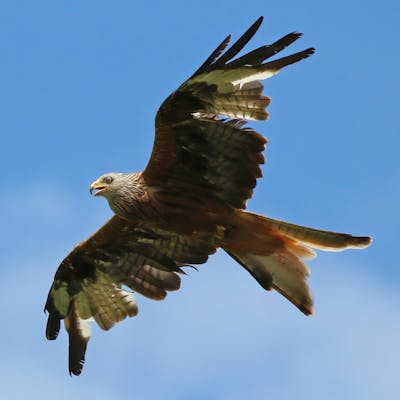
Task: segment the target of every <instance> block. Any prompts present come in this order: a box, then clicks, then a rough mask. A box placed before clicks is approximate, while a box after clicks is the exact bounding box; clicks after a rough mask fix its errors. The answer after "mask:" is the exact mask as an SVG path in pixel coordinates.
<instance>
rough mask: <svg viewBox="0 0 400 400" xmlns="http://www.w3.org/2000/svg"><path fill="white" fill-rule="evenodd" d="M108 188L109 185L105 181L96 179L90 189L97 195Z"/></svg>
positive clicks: (91, 192)
mask: <svg viewBox="0 0 400 400" xmlns="http://www.w3.org/2000/svg"><path fill="white" fill-rule="evenodd" d="M107 188H108V185H106V184H105V183H104V182H99V181H95V182H93V183H92V184H91V185H90V188H89V191H90V194H93V192H95V193H94V195H95V196H97V195H99V194H101V193H102V192H104V191H105V190H107Z"/></svg>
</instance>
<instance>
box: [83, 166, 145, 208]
mask: <svg viewBox="0 0 400 400" xmlns="http://www.w3.org/2000/svg"><path fill="white" fill-rule="evenodd" d="M139 179H140V173H133V174H124V173H121V172H110V173H108V174H104V175H102V176H100V178H99V179H97V180H96V181H94V182H93V183H92V184H91V185H90V193H91V194H94V196H102V197H105V198H106V199H107V200H108V204H109V205H110V208H111V209H112V210H113V211H114V212H115V213H116V214H125V213H126V211H127V210H128V209H129V207H131V206H132V205H133V203H134V202H135V201H136V200H137V199H138V197H140V196H141V195H143V187H142V185H141V184H140V183H139Z"/></svg>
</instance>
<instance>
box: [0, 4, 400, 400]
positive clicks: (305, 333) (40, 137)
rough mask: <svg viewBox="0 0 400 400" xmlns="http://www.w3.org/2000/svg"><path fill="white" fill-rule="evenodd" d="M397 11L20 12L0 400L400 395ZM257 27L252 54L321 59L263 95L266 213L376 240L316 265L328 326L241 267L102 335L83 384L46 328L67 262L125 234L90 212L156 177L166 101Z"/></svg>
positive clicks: (191, 283)
mask: <svg viewBox="0 0 400 400" xmlns="http://www.w3.org/2000/svg"><path fill="white" fill-rule="evenodd" d="M399 10H400V7H399V5H398V4H397V3H396V2H394V1H391V2H390V1H386V2H372V1H352V2H348V1H342V0H338V1H336V2H330V3H328V4H326V2H321V1H307V0H305V1H302V2H299V1H280V2H275V3H272V2H265V1H258V0H254V1H252V2H251V4H250V3H248V4H246V3H245V4H244V3H243V2H239V1H236V0H230V1H219V2H218V1H212V2H211V1H208V0H205V1H202V2H201V3H197V2H196V3H195V2H193V3H190V2H183V1H181V2H179V1H169V2H164V3H161V2H160V3H159V4H150V3H143V4H134V2H132V1H114V2H111V1H99V0H98V1H93V0H92V1H89V0H88V1H68V2H67V1H38V2H30V1H15V2H3V3H2V5H1V6H0V52H1V59H2V61H1V63H0V77H1V78H0V80H1V92H0V93H1V94H0V109H1V115H2V116H1V118H0V131H1V133H2V146H1V157H0V163H1V167H2V171H3V176H2V184H1V197H0V202H1V207H0V210H1V211H0V213H1V220H2V227H3V229H2V230H1V233H0V236H1V243H2V252H1V255H0V260H1V265H2V279H1V281H0V287H1V291H0V301H1V313H2V324H1V329H0V350H1V354H2V357H1V359H0V376H1V384H0V385H1V391H2V395H3V396H4V398H10V399H23V398H30V399H36V398H38V399H39V398H40V399H53V398H55V397H56V398H57V399H59V400H61V399H70V398H72V397H73V396H74V397H75V398H83V397H86V396H91V397H92V398H96V399H111V398H118V399H132V398H134V399H138V400H147V399H156V400H157V399H167V400H168V399H174V400H175V399H178V400H179V399H205V398H216V399H229V400H235V399H243V398H246V399H251V400H258V399H267V398H271V399H279V400H280V399H293V398H294V397H295V398H296V399H298V400H301V399H308V400H312V399H325V400H330V399H337V398H342V399H358V398H360V399H361V398H362V399H365V400H369V399H376V398H397V397H399V396H400V383H399V381H398V359H399V356H400V348H399V347H400V346H399V341H398V338H399V336H400V319H399V313H398V310H399V308H400V294H399V293H400V291H399V280H400V268H399V261H398V255H397V253H396V251H395V249H396V247H397V245H398V244H397V237H398V233H397V230H398V226H397V225H398V223H399V220H400V218H399V217H400V212H399V208H398V206H399V200H400V185H399V182H400V169H399V167H398V163H399V160H398V151H399V150H398V149H399V147H400V139H399V138H400V132H399V124H398V114H399V112H398V105H399V100H398V93H399V89H400V88H399V78H398V71H399V59H400V57H399V46H398V37H399V33H400V32H399V31H400V29H399V25H398V20H399V17H400V15H399V14H400V12H399ZM260 15H264V17H265V21H264V24H263V26H262V27H261V29H260V31H259V32H258V34H257V36H256V37H255V38H254V40H253V42H252V43H251V44H250V46H249V48H250V49H251V48H255V47H257V46H260V45H262V44H265V43H269V42H272V41H273V40H276V39H277V38H279V37H280V36H282V35H284V34H286V33H288V32H291V31H300V32H304V37H303V38H302V39H301V40H300V41H299V42H298V43H296V44H294V45H293V46H292V48H291V49H293V51H298V50H301V49H303V48H306V47H309V46H315V47H316V49H317V52H316V54H315V55H314V56H313V57H312V58H310V59H308V60H305V61H303V62H301V63H300V64H297V65H295V66H292V67H289V68H287V69H286V70H284V71H282V72H281V73H280V74H278V75H277V76H276V77H273V78H272V79H270V80H269V81H267V82H266V90H265V92H266V94H268V95H270V96H271V97H272V104H271V106H270V113H271V120H270V121H268V122H266V123H262V124H252V125H253V126H255V127H256V128H257V129H258V130H259V131H260V132H261V133H263V134H264V135H265V136H266V137H267V138H268V140H269V144H268V148H267V152H266V158H267V163H266V165H265V167H264V178H263V179H262V180H261V181H259V183H258V186H257V189H256V192H255V197H254V199H252V200H251V202H250V203H249V209H250V210H252V211H254V212H258V213H261V214H265V215H269V216H272V217H275V218H279V219H284V220H287V221H291V222H294V223H299V224H305V225H310V226H314V227H319V228H322V229H331V230H337V231H344V232H349V233H353V234H361V235H365V234H369V235H372V236H373V237H374V243H373V245H372V246H371V247H370V248H369V249H367V250H364V251H348V252H344V253H320V254H319V256H318V258H317V259H316V260H314V261H312V262H310V263H309V265H310V267H311V269H312V276H311V277H310V280H309V281H310V285H311V287H312V290H313V293H314V297H315V306H316V314H315V315H314V316H313V317H311V318H306V317H304V316H303V315H302V314H301V313H299V312H298V311H297V310H296V309H295V308H294V307H293V306H292V305H291V304H290V303H288V302H287V301H286V300H285V299H283V298H282V297H280V296H279V295H278V294H277V293H270V292H265V291H263V290H262V289H261V288H260V287H259V286H258V285H257V283H256V282H255V281H254V280H253V279H252V278H251V277H250V276H249V275H248V274H247V273H246V271H244V270H242V269H241V268H240V267H239V266H238V265H236V264H235V262H234V261H233V260H231V259H229V258H228V257H227V256H226V255H225V254H222V253H219V254H217V255H216V256H215V257H213V258H212V259H211V261H210V262H209V263H208V264H206V265H204V266H201V267H200V268H199V271H198V272H196V271H189V275H188V276H187V277H185V278H184V282H183V285H182V286H183V287H182V289H181V290H180V291H179V292H176V293H173V294H171V295H169V296H168V298H167V299H166V300H165V301H164V302H153V301H150V300H146V299H144V298H142V297H140V296H139V295H138V296H137V297H138V302H139V307H140V314H139V316H138V317H137V318H134V319H131V320H129V321H125V322H123V323H121V324H119V325H118V326H116V327H115V328H113V329H112V330H111V331H110V332H107V333H104V332H101V331H100V330H99V329H94V333H93V338H92V340H91V342H90V344H89V349H88V355H87V363H86V366H85V370H84V373H83V374H82V375H81V376H80V377H79V378H70V377H69V375H68V374H67V351H68V344H67V338H66V335H65V333H63V334H61V336H60V338H59V339H58V340H57V341H56V342H48V341H47V340H46V339H45V337H44V327H45V323H46V318H45V315H44V314H43V312H42V309H43V304H44V301H45V298H46V295H47V291H48V288H49V286H50V284H51V282H52V279H53V275H54V272H55V270H56V268H57V266H58V264H59V262H60V261H61V260H62V258H63V257H64V256H65V255H66V254H67V253H68V252H69V251H70V249H71V248H72V247H73V245H74V244H76V243H77V242H79V241H81V240H82V239H84V238H85V237H87V236H88V235H89V234H91V233H92V232H94V231H95V230H97V229H98V227H99V226H100V225H101V224H102V223H103V222H104V221H105V220H106V219H107V218H108V217H109V216H110V215H111V212H110V211H109V209H108V207H107V205H106V203H105V202H104V201H102V200H101V199H93V198H91V197H90V196H89V192H88V187H89V184H90V183H91V182H92V181H93V180H94V179H95V178H97V177H98V176H99V175H100V174H102V173H104V172H108V171H132V170H133V171H135V170H141V169H142V168H143V167H144V166H145V164H146V161H147V159H148V157H149V153H150V151H151V147H152V142H153V119H154V115H155V112H156V110H157V108H158V106H159V105H160V103H161V102H162V100H163V99H164V98H165V97H166V96H167V95H168V94H169V93H170V92H171V91H172V90H174V89H175V88H176V87H177V86H178V85H179V84H180V83H181V82H182V81H183V80H184V79H185V78H187V77H188V76H190V75H191V73H192V72H193V71H194V70H195V69H197V67H198V66H199V65H200V64H201V63H202V62H203V61H204V59H205V58H206V57H207V56H208V55H209V53H210V52H211V51H212V50H213V49H214V47H215V46H216V45H217V44H218V43H219V42H220V41H221V40H222V39H223V38H224V37H225V36H226V34H228V33H232V34H233V36H234V38H237V37H238V36H239V35H240V34H241V33H243V31H244V30H245V29H246V28H247V27H248V26H249V25H250V24H251V23H252V22H253V21H254V20H255V19H256V18H257V17H258V16H260Z"/></svg>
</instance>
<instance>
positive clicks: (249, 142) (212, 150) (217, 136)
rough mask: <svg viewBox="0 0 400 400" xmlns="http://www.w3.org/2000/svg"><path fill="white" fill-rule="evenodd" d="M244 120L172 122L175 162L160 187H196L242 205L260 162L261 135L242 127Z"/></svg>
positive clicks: (233, 205)
mask: <svg viewBox="0 0 400 400" xmlns="http://www.w3.org/2000/svg"><path fill="white" fill-rule="evenodd" d="M243 125H244V121H240V120H227V121H225V122H221V121H216V120H211V119H204V118H203V119H198V120H196V121H194V120H188V121H185V122H182V123H180V124H177V125H175V133H176V142H177V147H178V149H179V150H178V154H177V156H178V160H179V161H178V162H177V163H176V164H175V165H174V166H173V167H172V168H171V170H170V171H169V174H168V180H166V181H165V183H164V185H163V186H164V188H165V187H168V186H170V190H171V191H172V190H174V189H175V190H176V188H179V187H186V188H187V191H186V192H187V193H188V194H189V193H191V191H192V190H194V191H196V190H198V189H199V188H200V189H201V190H203V191H206V192H207V193H208V195H210V194H211V195H212V196H213V197H216V198H218V199H220V200H222V201H223V202H225V203H227V204H229V205H231V206H232V207H237V208H244V207H245V201H246V199H248V198H250V197H251V195H252V191H253V188H254V187H255V185H256V178H258V177H261V175H262V173H261V169H260V166H259V165H260V164H262V163H264V156H263V154H262V151H263V150H264V145H265V143H266V140H265V139H264V137H263V136H261V135H260V134H258V133H257V132H255V131H254V130H252V129H251V128H246V127H244V126H243Z"/></svg>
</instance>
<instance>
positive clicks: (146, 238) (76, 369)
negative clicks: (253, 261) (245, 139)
mask: <svg viewBox="0 0 400 400" xmlns="http://www.w3.org/2000/svg"><path fill="white" fill-rule="evenodd" d="M214 252H215V247H214V246H212V245H211V244H210V243H207V242H205V241H203V240H199V239H196V240H195V239H192V238H189V237H186V236H181V235H177V234H174V233H171V232H166V231H163V230H159V229H151V228H149V227H146V226H139V225H136V224H133V223H130V222H127V221H125V220H123V219H121V218H119V217H117V216H114V217H113V218H111V219H110V220H109V221H108V222H107V223H106V224H105V225H104V226H103V227H102V228H101V229H99V230H98V231H97V232H96V233H95V234H94V235H93V236H91V237H90V238H89V239H87V240H86V241H84V242H82V243H81V244H79V245H78V246H77V247H75V249H74V250H72V251H71V253H70V254H69V255H68V256H67V257H66V258H65V259H64V260H63V262H62V263H61V265H60V267H59V268H58V270H57V272H56V275H55V277H54V282H53V285H52V287H51V289H50V292H49V295H48V298H47V302H46V305H45V310H46V311H48V313H49V316H48V322H47V327H46V337H47V338H48V339H50V340H54V339H56V338H57V335H58V332H59V330H60V321H61V320H64V323H65V328H66V329H67V331H68V334H69V371H70V373H72V374H74V375H79V374H80V373H81V371H82V367H83V363H84V360H85V352H86V346H87V342H88V340H89V338H90V326H89V322H88V319H89V318H92V317H93V318H94V320H95V321H96V322H97V324H98V325H99V326H100V328H102V329H105V330H108V329H110V328H111V327H112V326H113V325H114V324H115V323H116V322H119V321H122V320H123V319H125V318H126V317H128V316H129V317H133V316H135V315H136V314H137V312H138V308H137V304H136V300H135V297H134V295H133V293H132V292H131V291H128V290H125V289H123V288H122V287H121V286H122V285H124V286H127V287H128V288H130V289H132V290H133V291H135V292H138V293H140V294H142V295H144V296H146V297H149V298H151V299H155V300H161V299H164V298H165V296H166V295H167V291H170V290H177V289H179V286H180V277H179V275H178V273H183V271H182V269H181V267H182V266H184V265H190V264H202V263H204V262H206V261H207V258H208V255H209V254H212V253H214Z"/></svg>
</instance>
